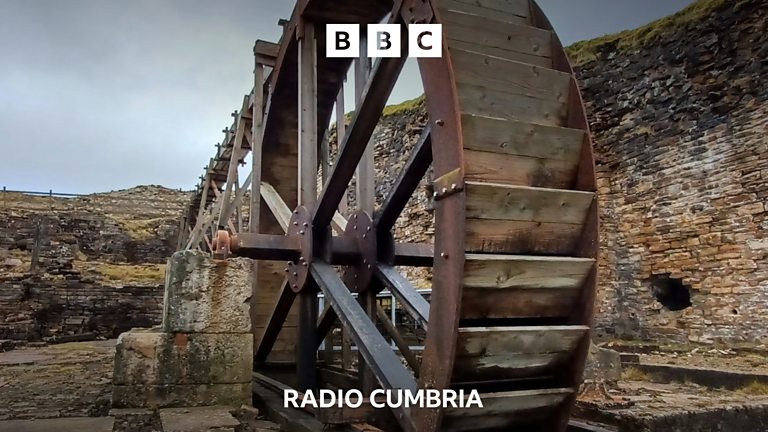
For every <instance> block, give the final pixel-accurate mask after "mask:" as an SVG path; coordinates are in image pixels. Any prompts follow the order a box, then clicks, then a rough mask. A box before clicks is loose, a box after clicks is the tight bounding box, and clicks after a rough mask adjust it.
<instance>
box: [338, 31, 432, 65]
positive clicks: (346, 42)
mask: <svg viewBox="0 0 768 432" xmlns="http://www.w3.org/2000/svg"><path fill="white" fill-rule="evenodd" d="M325 29H326V33H325V34H326V42H325V56H326V57H334V58H339V57H341V58H357V57H360V48H361V47H360V26H359V25H358V24H326V27H325ZM367 31H368V32H367V34H368V39H367V44H366V54H367V56H368V57H371V58H379V57H400V56H402V52H401V46H402V44H401V42H402V40H401V37H402V35H401V27H400V24H368V27H367ZM442 55H443V26H442V24H409V25H408V57H442Z"/></svg>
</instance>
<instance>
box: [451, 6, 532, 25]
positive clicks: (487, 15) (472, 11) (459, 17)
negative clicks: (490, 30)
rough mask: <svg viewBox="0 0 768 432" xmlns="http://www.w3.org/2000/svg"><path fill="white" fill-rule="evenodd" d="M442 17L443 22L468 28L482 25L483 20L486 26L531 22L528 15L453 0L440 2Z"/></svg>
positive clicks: (527, 23) (526, 23)
mask: <svg viewBox="0 0 768 432" xmlns="http://www.w3.org/2000/svg"><path fill="white" fill-rule="evenodd" d="M440 19H441V22H442V23H443V24H446V23H450V24H453V25H456V26H462V27H468V28H477V27H481V26H482V23H483V22H485V23H486V26H487V25H500V24H502V23H509V24H519V25H529V24H530V22H529V20H528V18H526V17H522V16H519V15H514V14H510V13H504V12H500V11H497V10H494V9H488V8H484V7H480V6H477V5H472V4H467V3H461V2H458V1H451V0H448V1H447V2H443V1H441V2H440Z"/></svg>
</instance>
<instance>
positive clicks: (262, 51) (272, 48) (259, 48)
mask: <svg viewBox="0 0 768 432" xmlns="http://www.w3.org/2000/svg"><path fill="white" fill-rule="evenodd" d="M253 53H254V54H256V55H260V56H266V57H274V58H277V55H278V54H279V53H280V45H278V44H276V43H273V42H268V41H265V40H261V39H259V40H257V41H256V44H255V46H254V48H253Z"/></svg>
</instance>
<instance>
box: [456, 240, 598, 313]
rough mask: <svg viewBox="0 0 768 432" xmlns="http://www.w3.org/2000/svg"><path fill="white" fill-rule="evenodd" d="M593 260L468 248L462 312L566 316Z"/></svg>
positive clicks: (570, 310)
mask: <svg viewBox="0 0 768 432" xmlns="http://www.w3.org/2000/svg"><path fill="white" fill-rule="evenodd" d="M593 264H594V260H592V259H585V258H568V257H544V256H524V255H489V254H467V256H466V257H465V265H464V289H463V290H462V301H461V317H462V318H463V319H486V318H534V317H560V318H562V317H568V316H570V315H571V313H572V312H573V308H574V306H575V302H576V298H577V297H578V293H579V290H580V288H581V286H582V285H583V283H584V280H585V279H586V277H587V274H588V272H589V270H590V269H591V268H592V266H593Z"/></svg>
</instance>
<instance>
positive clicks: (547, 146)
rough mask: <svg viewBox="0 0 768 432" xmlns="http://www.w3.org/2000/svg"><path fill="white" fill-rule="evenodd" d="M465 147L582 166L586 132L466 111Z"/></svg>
mask: <svg viewBox="0 0 768 432" xmlns="http://www.w3.org/2000/svg"><path fill="white" fill-rule="evenodd" d="M461 126H462V132H463V134H464V148H465V149H469V150H477V151H483V152H492V153H501V154H509V155H517V156H528V157H532V158H539V159H551V160H558V161H567V162H571V163H572V164H573V165H574V166H576V165H578V160H579V154H580V152H581V147H582V144H583V142H584V135H585V132H584V131H582V130H579V129H570V128H563V127H553V126H544V125H537V124H534V123H526V122H519V121H515V120H503V119H495V118H491V117H482V116H474V115H469V114H464V115H462V116H461Z"/></svg>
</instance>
